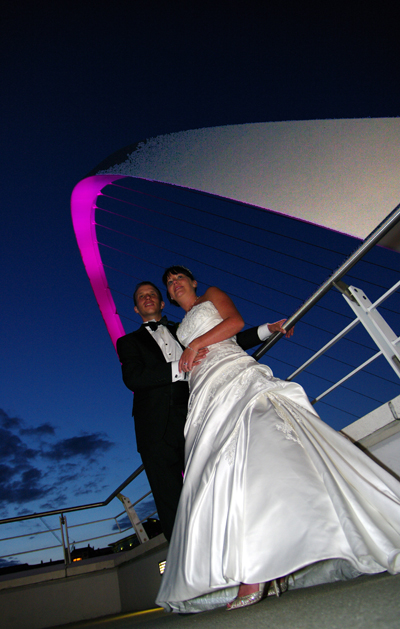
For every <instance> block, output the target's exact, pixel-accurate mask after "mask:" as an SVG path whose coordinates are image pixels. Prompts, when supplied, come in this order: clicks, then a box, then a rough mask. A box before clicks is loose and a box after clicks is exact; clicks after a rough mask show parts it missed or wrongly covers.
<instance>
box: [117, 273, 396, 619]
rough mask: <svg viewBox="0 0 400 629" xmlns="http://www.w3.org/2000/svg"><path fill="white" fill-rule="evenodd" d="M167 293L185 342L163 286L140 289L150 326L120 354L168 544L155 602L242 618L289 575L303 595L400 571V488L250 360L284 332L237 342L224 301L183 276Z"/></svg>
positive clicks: (293, 389)
mask: <svg viewBox="0 0 400 629" xmlns="http://www.w3.org/2000/svg"><path fill="white" fill-rule="evenodd" d="M163 281H164V284H165V285H166V287H167V296H168V299H169V300H170V301H171V303H174V304H176V305H179V306H180V307H182V308H183V310H184V311H185V313H186V314H185V317H184V319H183V321H182V323H181V325H180V326H179V329H178V331H176V326H175V324H170V323H169V322H167V321H163V319H162V317H161V315H162V308H163V306H164V303H163V301H162V296H161V293H160V291H159V290H158V288H157V287H155V286H154V285H153V284H152V283H151V282H143V283H140V284H139V285H138V286H137V288H136V290H135V295H134V301H135V310H136V312H137V313H138V314H140V316H141V317H142V319H143V326H141V328H140V329H139V330H137V331H136V332H133V333H131V334H128V335H126V336H125V337H122V338H121V339H119V340H118V343H117V350H118V354H119V357H120V360H121V363H122V373H123V379H124V382H125V384H126V386H128V388H130V389H131V390H133V391H134V392H135V396H134V408H133V414H134V417H135V429H136V438H137V445H138V450H139V452H140V454H141V456H142V460H143V464H144V467H145V470H146V473H147V475H148V478H149V482H150V486H151V488H152V491H153V495H154V498H155V502H156V505H157V509H158V513H159V517H160V520H161V523H162V526H163V529H164V532H165V534H166V537H167V539H169V540H170V548H169V553H168V559H167V568H166V572H165V574H164V576H163V580H162V585H161V588H160V591H159V594H158V599H157V603H158V604H159V605H161V606H163V607H164V608H165V609H167V610H172V611H178V612H198V611H203V610H206V609H212V608H214V607H219V606H222V605H226V606H227V608H228V609H237V608H240V607H245V606H247V605H250V604H254V603H256V602H258V601H259V600H261V598H263V596H265V595H266V594H268V593H276V594H278V595H279V594H280V592H281V591H283V590H284V589H286V587H287V577H288V575H292V576H291V579H290V585H291V586H292V587H301V586H304V585H311V584H315V583H321V582H326V581H329V580H337V579H345V578H351V577H355V576H358V575H359V574H363V573H377V572H383V571H385V570H389V571H390V572H392V573H395V572H399V571H400V533H399V529H400V484H399V483H398V482H397V481H396V480H395V479H394V478H392V477H391V476H390V475H389V474H388V473H387V472H385V471H384V470H382V469H381V468H380V467H379V466H377V465H376V464H374V463H373V462H372V461H371V460H370V459H369V458H368V457H366V456H365V455H364V454H363V453H362V452H361V451H359V450H358V449H357V448H356V447H355V446H353V444H351V443H350V442H349V441H348V440H347V439H345V438H344V437H343V436H342V435H340V434H338V433H336V432H335V431H334V430H332V429H331V428H330V427H328V426H327V425H326V424H324V423H323V422H322V421H321V420H320V418H319V417H318V415H317V414H316V413H315V410H314V409H313V407H312V406H311V405H310V403H309V401H308V398H307V396H306V394H305V393H304V390H303V389H302V387H300V386H299V385H298V384H295V383H291V382H285V381H282V380H280V379H278V378H275V377H274V376H273V374H272V372H271V370H270V369H269V368H268V367H267V366H265V365H260V364H258V363H257V362H256V361H254V359H253V358H251V357H250V356H248V355H247V354H246V352H245V351H244V350H245V349H248V348H250V347H252V346H254V345H256V344H258V343H260V342H261V341H263V340H264V339H265V338H266V337H267V336H268V335H269V334H271V333H272V332H274V331H285V330H284V329H283V327H282V326H283V325H284V320H282V321H279V322H277V323H275V324H265V325H264V326H260V327H259V328H253V329H250V330H246V331H245V332H241V329H242V327H243V325H244V322H243V319H242V318H241V316H240V314H239V312H238V311H237V309H236V308H235V306H234V304H233V303H232V301H231V300H230V298H229V297H228V296H227V295H226V294H225V293H223V292H222V291H220V290H219V289H217V288H215V287H211V288H209V289H208V290H207V291H206V292H205V294H204V295H197V294H196V288H197V282H196V280H195V278H194V276H193V275H192V273H191V272H190V271H189V270H188V269H186V268H185V267H181V266H174V267H170V268H169V269H167V270H166V272H165V273H164V276H163ZM291 333H292V330H290V331H289V332H288V335H291ZM187 382H188V383H189V389H190V397H189V401H188V386H187ZM183 469H184V470H185V477H184V483H183V486H182V470H183Z"/></svg>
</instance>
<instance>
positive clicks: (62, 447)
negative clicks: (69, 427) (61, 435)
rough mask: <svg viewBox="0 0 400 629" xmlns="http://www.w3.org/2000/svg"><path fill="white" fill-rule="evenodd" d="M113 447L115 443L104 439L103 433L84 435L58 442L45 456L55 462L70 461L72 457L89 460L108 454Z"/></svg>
mask: <svg viewBox="0 0 400 629" xmlns="http://www.w3.org/2000/svg"><path fill="white" fill-rule="evenodd" d="M113 446H114V443H113V442H112V441H108V439H104V438H103V437H102V434H101V433H92V434H82V435H81V436H80V437H70V438H69V439H62V440H61V441H58V442H57V443H55V444H54V445H53V446H52V447H51V448H50V449H49V450H48V451H47V452H44V453H43V456H44V457H46V458H48V459H53V460H55V461H62V460H64V459H65V460H68V459H69V458H70V457H71V456H83V457H85V458H87V457H91V456H93V455H95V454H99V453H102V452H107V450H109V449H110V448H112V447H113Z"/></svg>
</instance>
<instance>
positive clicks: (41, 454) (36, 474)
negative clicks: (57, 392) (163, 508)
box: [0, 409, 114, 517]
mask: <svg viewBox="0 0 400 629" xmlns="http://www.w3.org/2000/svg"><path fill="white" fill-rule="evenodd" d="M54 435H55V429H54V427H53V426H52V425H51V424H50V423H48V422H45V423H42V424H40V425H39V426H36V427H29V426H27V425H26V422H24V420H22V419H19V418H16V417H9V416H8V415H7V413H6V412H5V411H4V410H2V409H0V509H2V508H4V507H6V506H7V505H12V504H14V505H21V506H23V507H24V512H26V511H27V509H26V503H29V502H32V501H35V500H41V501H43V502H44V503H45V505H46V506H45V507H44V508H48V509H57V508H60V506H63V505H66V504H67V502H70V500H71V498H70V497H69V498H68V497H67V495H66V493H67V492H68V493H69V491H71V492H73V493H74V495H76V494H81V493H93V492H96V491H98V490H99V487H101V486H102V485H103V484H104V474H105V473H106V470H105V468H101V469H100V470H99V465H98V459H99V457H100V455H101V454H103V453H105V452H107V451H108V450H110V449H111V448H112V447H113V446H114V443H113V442H112V441H110V440H109V439H107V435H105V434H102V433H91V434H88V433H82V434H81V435H80V436H73V437H70V438H67V439H61V440H55V439H54ZM43 437H47V439H46V442H42V443H41V447H40V449H36V448H33V447H30V446H29V445H28V442H27V441H26V439H30V440H32V439H34V440H35V439H39V440H40V441H41V440H42V438H43ZM71 458H74V459H75V461H74V462H71ZM95 480H96V482H94V481H95ZM68 490H69V491H68ZM42 508H43V507H42ZM38 510H39V508H38ZM30 512H31V511H30ZM4 517H7V516H6V515H5V516H4Z"/></svg>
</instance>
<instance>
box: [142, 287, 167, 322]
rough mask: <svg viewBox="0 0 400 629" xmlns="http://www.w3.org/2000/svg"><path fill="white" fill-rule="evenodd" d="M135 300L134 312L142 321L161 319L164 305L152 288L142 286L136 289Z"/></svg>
mask: <svg viewBox="0 0 400 629" xmlns="http://www.w3.org/2000/svg"><path fill="white" fill-rule="evenodd" d="M135 298H136V306H135V312H137V313H138V314H139V315H140V316H141V317H142V319H143V321H151V319H155V320H156V321H159V320H160V319H161V315H162V309H163V308H164V306H165V304H164V302H163V301H161V299H160V296H159V294H158V293H157V291H156V290H155V288H154V286H152V285H151V284H143V286H140V287H139V288H138V289H137V291H136V295H135Z"/></svg>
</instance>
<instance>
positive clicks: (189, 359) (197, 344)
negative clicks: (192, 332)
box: [179, 286, 244, 371]
mask: <svg viewBox="0 0 400 629" xmlns="http://www.w3.org/2000/svg"><path fill="white" fill-rule="evenodd" d="M204 301H211V302H212V303H213V304H214V306H215V307H216V309H217V310H218V312H219V314H220V315H221V317H222V318H223V321H221V323H219V324H218V325H216V326H215V328H212V329H211V330H209V331H208V332H206V333H205V334H202V335H201V336H198V337H197V338H195V339H193V341H191V343H190V345H189V347H188V348H187V349H186V350H185V351H184V352H183V354H182V357H181V359H180V361H179V368H180V369H181V370H182V371H191V369H192V366H193V361H194V358H195V356H196V353H197V352H198V351H199V350H200V349H201V348H202V347H207V346H208V345H213V344H214V343H219V342H220V341H225V340H226V339H230V338H231V337H232V336H235V334H237V333H238V332H240V330H241V329H242V328H243V326H244V321H243V319H242V317H241V315H240V314H239V312H238V310H237V309H236V306H235V304H234V303H233V301H232V300H231V298H230V297H228V295H227V294H226V293H224V292H223V291H222V290H220V289H219V288H217V287H216V286H211V287H210V288H209V289H208V290H207V291H206V292H205V293H204V295H203V296H202V298H201V301H200V302H199V303H202V302H204ZM184 363H186V364H184Z"/></svg>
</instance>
